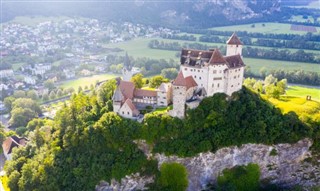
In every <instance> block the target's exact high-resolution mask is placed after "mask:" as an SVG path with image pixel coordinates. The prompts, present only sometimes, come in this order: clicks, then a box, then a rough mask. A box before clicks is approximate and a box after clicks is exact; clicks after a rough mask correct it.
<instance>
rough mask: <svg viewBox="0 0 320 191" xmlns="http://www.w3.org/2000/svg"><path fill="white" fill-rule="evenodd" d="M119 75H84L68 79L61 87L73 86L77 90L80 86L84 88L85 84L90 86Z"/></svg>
mask: <svg viewBox="0 0 320 191" xmlns="http://www.w3.org/2000/svg"><path fill="white" fill-rule="evenodd" d="M115 77H118V76H117V75H115V74H100V75H93V76H90V77H83V78H78V79H75V80H71V81H67V82H64V83H62V84H61V85H60V87H63V88H70V87H73V88H74V89H75V90H76V91H77V88H78V87H80V86H81V87H82V88H84V87H85V86H88V87H90V85H91V84H95V83H96V82H97V81H99V82H100V81H103V80H108V79H111V78H115Z"/></svg>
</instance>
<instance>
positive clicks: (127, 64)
mask: <svg viewBox="0 0 320 191" xmlns="http://www.w3.org/2000/svg"><path fill="white" fill-rule="evenodd" d="M122 76H123V80H124V81H130V79H131V78H132V76H133V74H132V64H131V61H130V58H129V56H128V53H126V55H125V57H124V61H123V69H122Z"/></svg>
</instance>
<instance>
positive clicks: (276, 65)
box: [105, 38, 320, 74]
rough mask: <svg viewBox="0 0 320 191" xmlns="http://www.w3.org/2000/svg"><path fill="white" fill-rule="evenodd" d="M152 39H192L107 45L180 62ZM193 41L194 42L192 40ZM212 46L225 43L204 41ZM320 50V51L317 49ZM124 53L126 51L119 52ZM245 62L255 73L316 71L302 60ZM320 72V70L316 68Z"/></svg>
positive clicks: (137, 40) (310, 64)
mask: <svg viewBox="0 0 320 191" xmlns="http://www.w3.org/2000/svg"><path fill="white" fill-rule="evenodd" d="M150 40H161V41H164V42H180V43H184V42H189V43H190V41H181V40H171V39H160V38H137V39H134V40H131V41H127V42H121V43H116V44H107V45H105V46H106V47H110V48H115V47H118V48H121V49H123V50H125V51H127V52H128V54H129V55H130V56H133V57H135V58H138V57H148V58H153V59H166V60H169V59H174V60H175V61H176V62H179V58H177V57H176V56H175V54H176V52H177V51H170V50H159V49H151V48H149V47H148V43H149V42H150ZM191 43H192V42H191ZM202 44H207V45H212V46H221V45H224V44H218V43H202ZM317 52H320V51H317ZM119 54H121V55H124V54H125V52H121V53H119ZM244 62H245V64H246V65H248V66H250V67H251V71H252V72H253V73H256V74H258V73H259V70H260V69H261V68H262V67H266V68H267V70H272V69H284V70H299V69H303V70H305V71H315V64H312V63H302V62H290V61H279V60H267V59H255V58H244ZM316 71H318V72H319V73H320V70H316Z"/></svg>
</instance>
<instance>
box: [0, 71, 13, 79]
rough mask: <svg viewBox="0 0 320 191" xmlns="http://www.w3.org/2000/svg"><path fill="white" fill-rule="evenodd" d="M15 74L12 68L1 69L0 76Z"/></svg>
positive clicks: (5, 76) (6, 76)
mask: <svg viewBox="0 0 320 191" xmlns="http://www.w3.org/2000/svg"><path fill="white" fill-rule="evenodd" d="M13 75H14V73H13V70H12V69H6V70H0V78H8V77H11V76H13Z"/></svg>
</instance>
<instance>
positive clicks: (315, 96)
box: [286, 86, 320, 102]
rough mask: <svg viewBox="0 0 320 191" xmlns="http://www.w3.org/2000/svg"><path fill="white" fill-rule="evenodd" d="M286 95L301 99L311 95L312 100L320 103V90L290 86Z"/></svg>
mask: <svg viewBox="0 0 320 191" xmlns="http://www.w3.org/2000/svg"><path fill="white" fill-rule="evenodd" d="M286 93H287V95H288V96H295V97H301V98H304V99H305V98H306V96H307V95H310V96H311V99H312V100H316V101H319V102H320V89H316V88H307V87H301V86H290V87H289V88H288V89H287V92H286Z"/></svg>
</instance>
